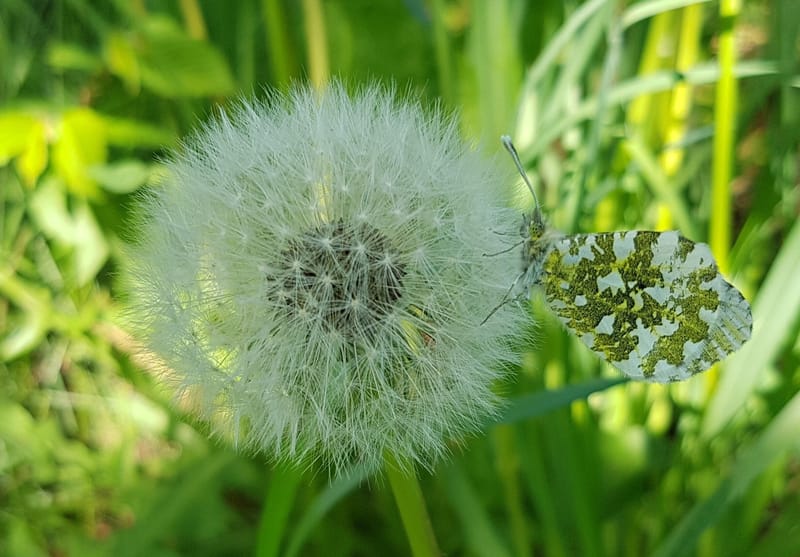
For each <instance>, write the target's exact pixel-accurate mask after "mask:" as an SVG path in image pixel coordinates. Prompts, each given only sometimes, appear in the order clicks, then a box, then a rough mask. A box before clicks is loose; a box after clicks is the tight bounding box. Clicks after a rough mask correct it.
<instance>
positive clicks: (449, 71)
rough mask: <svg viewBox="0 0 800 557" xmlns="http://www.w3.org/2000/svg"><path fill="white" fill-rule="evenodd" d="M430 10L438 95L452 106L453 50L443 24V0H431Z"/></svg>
mask: <svg viewBox="0 0 800 557" xmlns="http://www.w3.org/2000/svg"><path fill="white" fill-rule="evenodd" d="M431 11H432V14H431V20H432V22H433V48H434V52H435V53H436V70H437V71H438V73H439V95H440V96H441V97H442V98H443V99H444V102H445V104H447V105H449V106H453V105H454V103H455V97H454V91H453V85H454V84H455V79H456V78H455V75H454V73H453V51H452V49H451V48H450V40H449V39H448V37H447V26H446V24H445V14H444V12H445V6H444V0H433V2H432V4H431Z"/></svg>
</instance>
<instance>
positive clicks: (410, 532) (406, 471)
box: [386, 455, 441, 557]
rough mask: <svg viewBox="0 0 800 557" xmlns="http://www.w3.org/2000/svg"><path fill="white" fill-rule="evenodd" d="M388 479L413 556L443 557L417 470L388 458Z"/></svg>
mask: <svg viewBox="0 0 800 557" xmlns="http://www.w3.org/2000/svg"><path fill="white" fill-rule="evenodd" d="M386 475H387V476H388V477H389V484H391V486H392V493H393V494H394V500H395V502H396V503H397V508H398V510H399V511H400V518H401V519H402V520H403V527H404V528H405V530H406V537H407V538H408V543H409V544H410V545H411V553H412V554H413V555H414V557H439V556H440V555H441V552H440V551H439V546H438V544H437V543H436V536H435V534H434V533H433V527H432V526H431V520H430V517H428V510H427V509H426V508H425V500H424V499H423V497H422V489H421V488H420V486H419V481H418V480H417V476H416V474H415V473H414V470H413V467H412V466H411V465H410V464H408V463H400V462H398V461H397V459H395V458H394V457H393V456H391V455H388V456H387V457H386Z"/></svg>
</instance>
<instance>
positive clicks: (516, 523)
mask: <svg viewBox="0 0 800 557" xmlns="http://www.w3.org/2000/svg"><path fill="white" fill-rule="evenodd" d="M492 439H493V441H494V446H495V455H496V456H495V467H496V468H497V475H498V476H499V478H500V483H501V484H502V487H503V500H504V502H505V506H506V514H507V515H508V520H509V523H510V526H511V541H512V544H513V547H514V553H515V555H519V556H530V555H531V547H532V544H531V537H530V531H529V529H528V521H527V520H526V519H525V510H524V509H523V506H522V491H521V489H520V481H519V467H520V462H519V450H518V449H517V446H516V437H515V435H514V428H513V427H512V426H510V425H498V426H497V427H495V428H493V430H492Z"/></svg>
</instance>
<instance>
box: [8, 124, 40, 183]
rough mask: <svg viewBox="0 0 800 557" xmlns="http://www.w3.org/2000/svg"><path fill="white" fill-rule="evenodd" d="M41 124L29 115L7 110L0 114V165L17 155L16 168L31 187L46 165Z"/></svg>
mask: <svg viewBox="0 0 800 557" xmlns="http://www.w3.org/2000/svg"><path fill="white" fill-rule="evenodd" d="M45 133H46V130H45V126H44V123H43V122H42V121H41V120H39V119H38V118H35V117H34V116H32V115H30V114H26V113H24V112H18V111H9V112H6V113H3V114H0V166H2V165H5V164H6V163H8V161H9V160H11V159H12V158H14V157H17V161H16V166H17V170H18V171H19V173H20V176H22V178H23V180H24V181H25V183H26V184H27V185H28V186H33V185H34V184H35V183H36V180H37V179H38V178H39V176H41V174H42V172H44V169H45V167H46V166H47V137H46V135H45Z"/></svg>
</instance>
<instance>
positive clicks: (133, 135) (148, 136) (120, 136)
mask: <svg viewBox="0 0 800 557" xmlns="http://www.w3.org/2000/svg"><path fill="white" fill-rule="evenodd" d="M102 118H103V122H105V125H106V139H107V140H108V143H109V145H118V146H121V147H155V148H159V147H164V146H170V145H174V144H175V142H176V140H177V136H176V134H175V132H174V131H173V130H170V129H166V128H162V127H160V126H155V125H153V124H148V123H146V122H139V121H138V120H133V119H130V118H116V117H113V116H107V115H103V116H102Z"/></svg>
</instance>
